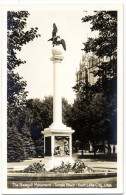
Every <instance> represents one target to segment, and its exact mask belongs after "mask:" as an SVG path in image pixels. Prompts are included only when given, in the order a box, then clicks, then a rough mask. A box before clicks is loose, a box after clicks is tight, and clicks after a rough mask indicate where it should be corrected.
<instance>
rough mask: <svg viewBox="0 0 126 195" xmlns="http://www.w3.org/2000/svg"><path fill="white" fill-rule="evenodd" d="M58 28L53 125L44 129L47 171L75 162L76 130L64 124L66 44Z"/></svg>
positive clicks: (54, 59)
mask: <svg viewBox="0 0 126 195" xmlns="http://www.w3.org/2000/svg"><path fill="white" fill-rule="evenodd" d="M57 31H58V29H57V26H56V24H55V23H54V24H53V31H52V38H51V39H49V40H48V41H52V46H53V47H52V55H53V56H52V58H51V61H52V62H53V123H52V124H51V126H49V128H46V129H44V132H43V134H44V159H45V160H46V164H45V166H46V169H48V170H49V169H51V168H53V167H55V166H58V165H60V164H61V162H62V161H63V162H70V163H72V162H73V159H72V133H74V130H72V129H71V127H67V126H66V125H64V124H63V123H62V97H61V90H62V86H61V64H62V61H63V58H64V57H63V52H64V51H65V50H66V44H65V41H64V40H63V39H61V38H60V37H59V36H57V35H56V34H57Z"/></svg>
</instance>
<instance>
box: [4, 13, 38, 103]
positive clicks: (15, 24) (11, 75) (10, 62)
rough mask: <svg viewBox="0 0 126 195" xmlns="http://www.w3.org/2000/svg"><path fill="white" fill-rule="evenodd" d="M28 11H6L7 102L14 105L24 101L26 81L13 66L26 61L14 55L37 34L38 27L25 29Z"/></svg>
mask: <svg viewBox="0 0 126 195" xmlns="http://www.w3.org/2000/svg"><path fill="white" fill-rule="evenodd" d="M28 15H29V13H28V12H27V11H18V12H14V11H8V13H7V30H8V31H7V74H8V77H7V78H8V96H7V97H8V103H9V105H13V106H16V107H19V106H20V105H21V106H22V104H23V103H25V98H26V95H27V92H26V91H25V87H26V82H25V81H23V80H22V79H23V78H22V77H20V76H19V74H18V73H15V71H14V70H15V68H16V67H18V66H20V65H21V64H24V63H26V62H25V61H22V60H21V59H18V58H17V56H16V54H17V53H16V51H21V48H22V46H23V45H25V44H27V43H28V42H30V41H32V40H33V39H34V38H35V37H38V36H40V35H38V34H37V30H38V28H31V29H30V30H29V31H27V30H25V27H26V20H27V18H28Z"/></svg>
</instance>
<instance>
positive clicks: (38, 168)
mask: <svg viewBox="0 0 126 195" xmlns="http://www.w3.org/2000/svg"><path fill="white" fill-rule="evenodd" d="M45 171H46V170H45V168H44V164H42V162H41V161H40V163H35V162H34V163H33V164H32V165H29V166H28V167H27V168H25V169H24V170H23V171H21V172H23V173H43V172H45Z"/></svg>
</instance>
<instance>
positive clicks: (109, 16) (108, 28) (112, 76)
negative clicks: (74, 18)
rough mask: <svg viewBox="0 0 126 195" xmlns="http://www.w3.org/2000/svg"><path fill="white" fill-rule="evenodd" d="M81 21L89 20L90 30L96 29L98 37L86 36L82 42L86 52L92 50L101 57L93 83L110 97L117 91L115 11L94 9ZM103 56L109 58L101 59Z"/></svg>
mask: <svg viewBox="0 0 126 195" xmlns="http://www.w3.org/2000/svg"><path fill="white" fill-rule="evenodd" d="M82 22H90V23H91V25H92V27H91V30H92V31H98V32H99V36H98V38H88V40H87V42H86V43H84V49H83V50H85V51H86V52H90V51H91V52H93V53H94V54H95V55H96V56H98V57H99V58H100V59H101V63H100V64H99V66H98V67H99V69H98V70H95V71H94V72H93V73H94V76H97V75H98V76H99V79H98V81H97V82H96V84H95V85H94V87H96V88H97V89H99V91H100V92H101V91H103V92H104V94H106V95H107V96H108V97H109V98H110V99H111V98H113V97H114V96H116V95H115V94H116V93H117V89H116V88H117V11H95V14H94V15H92V16H85V17H84V18H82ZM103 57H108V58H109V60H108V61H106V62H104V61H102V58H103Z"/></svg>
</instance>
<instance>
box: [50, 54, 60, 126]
mask: <svg viewBox="0 0 126 195" xmlns="http://www.w3.org/2000/svg"><path fill="white" fill-rule="evenodd" d="M62 60H63V56H62V55H55V54H54V55H53V57H52V58H51V61H53V123H52V125H51V127H53V128H60V127H61V126H62V125H63V123H62V97H61V90H62V84H61V79H62V75H61V62H62Z"/></svg>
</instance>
